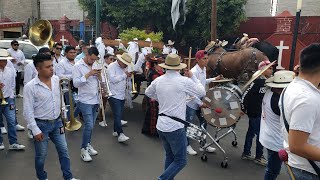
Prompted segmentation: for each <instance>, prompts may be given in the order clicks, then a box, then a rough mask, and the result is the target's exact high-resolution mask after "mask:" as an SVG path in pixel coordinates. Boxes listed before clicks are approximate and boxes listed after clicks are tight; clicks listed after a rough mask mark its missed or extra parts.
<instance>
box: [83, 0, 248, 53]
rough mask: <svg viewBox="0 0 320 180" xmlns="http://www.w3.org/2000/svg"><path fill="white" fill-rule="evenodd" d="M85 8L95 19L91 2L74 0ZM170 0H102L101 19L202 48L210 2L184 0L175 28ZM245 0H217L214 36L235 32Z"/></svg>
mask: <svg viewBox="0 0 320 180" xmlns="http://www.w3.org/2000/svg"><path fill="white" fill-rule="evenodd" d="M78 1H79V3H80V5H81V6H82V8H83V9H84V10H86V11H88V18H89V19H91V20H94V19H95V1H94V0H78ZM171 2H172V0H161V1H159V0H102V7H101V10H102V13H101V17H100V18H101V20H104V21H108V22H110V23H111V24H113V25H115V26H116V27H118V29H119V31H122V30H125V29H127V28H132V27H136V28H138V29H146V30H147V31H148V30H151V31H155V32H157V31H162V32H163V33H164V39H165V40H167V39H172V40H174V41H176V42H177V43H178V44H179V45H180V46H192V47H199V48H203V47H204V46H205V45H206V41H207V40H210V18H211V1H208V0H188V1H187V9H188V11H187V14H186V18H187V19H186V22H185V23H184V24H181V22H182V20H181V19H183V18H180V20H179V22H178V24H177V26H176V31H174V30H173V28H172V23H171V12H170V11H171ZM245 3H246V0H219V1H218V3H217V4H218V7H217V11H218V12H217V14H218V22H217V32H218V37H226V36H228V35H232V33H234V32H237V30H238V27H239V25H240V22H241V21H243V20H245V12H244V9H243V7H244V5H245Z"/></svg>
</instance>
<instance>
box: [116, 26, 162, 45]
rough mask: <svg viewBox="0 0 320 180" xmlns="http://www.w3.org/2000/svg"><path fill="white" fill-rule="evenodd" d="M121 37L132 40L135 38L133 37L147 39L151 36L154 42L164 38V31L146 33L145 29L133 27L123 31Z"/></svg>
mask: <svg viewBox="0 0 320 180" xmlns="http://www.w3.org/2000/svg"><path fill="white" fill-rule="evenodd" d="M119 37H120V38H121V39H122V40H125V41H131V40H133V38H138V39H139V40H145V39H147V38H150V39H151V40H152V42H160V41H161V40H162V37H163V33H162V32H157V33H154V32H151V33H146V31H145V30H138V29H137V28H135V27H133V28H131V29H126V30H124V31H122V32H121V33H120V35H119Z"/></svg>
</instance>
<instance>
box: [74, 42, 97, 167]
mask: <svg viewBox="0 0 320 180" xmlns="http://www.w3.org/2000/svg"><path fill="white" fill-rule="evenodd" d="M98 55H99V51H98V49H97V48H96V47H91V48H89V50H88V54H87V55H86V57H84V58H83V59H82V60H80V61H79V62H78V63H77V64H76V65H75V66H74V69H73V74H72V77H73V83H74V86H75V87H76V88H78V92H79V95H78V96H79V102H78V106H79V109H80V112H81V113H82V116H83V121H84V129H83V135H82V144H81V158H82V160H83V161H85V162H88V161H92V158H91V156H94V155H97V154H98V152H97V151H96V150H95V149H93V147H92V145H91V135H92V130H93V127H94V124H95V120H96V117H97V116H96V115H97V110H98V108H99V94H98V93H99V89H98V87H99V84H98V83H99V82H98V75H100V73H101V69H100V70H98V69H93V68H92V65H93V63H94V62H95V61H96V60H98V59H99V57H98Z"/></svg>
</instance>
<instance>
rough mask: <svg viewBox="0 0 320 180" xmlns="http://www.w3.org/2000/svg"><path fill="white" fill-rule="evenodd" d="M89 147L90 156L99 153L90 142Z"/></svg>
mask: <svg viewBox="0 0 320 180" xmlns="http://www.w3.org/2000/svg"><path fill="white" fill-rule="evenodd" d="M87 149H88V153H89V154H90V156H95V155H97V154H98V151H96V150H94V149H93V147H92V146H91V145H90V144H88V147H87Z"/></svg>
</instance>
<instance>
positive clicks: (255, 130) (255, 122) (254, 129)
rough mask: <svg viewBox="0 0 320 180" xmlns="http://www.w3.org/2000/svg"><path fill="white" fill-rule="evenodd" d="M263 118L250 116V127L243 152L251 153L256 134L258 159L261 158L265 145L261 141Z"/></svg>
mask: <svg viewBox="0 0 320 180" xmlns="http://www.w3.org/2000/svg"><path fill="white" fill-rule="evenodd" d="M260 122H261V118H260V117H258V118H252V117H249V128H248V131H247V135H246V140H245V143H244V150H243V154H246V155H251V146H252V141H253V138H254V136H255V135H256V136H257V137H256V159H260V158H261V157H262V155H263V146H262V145H261V143H260V142H259V134H260Z"/></svg>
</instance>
